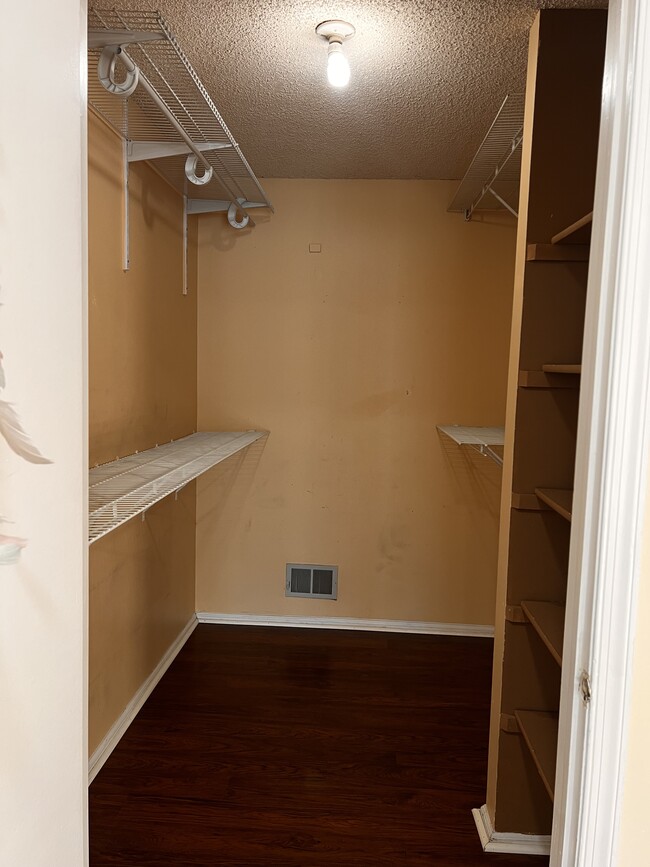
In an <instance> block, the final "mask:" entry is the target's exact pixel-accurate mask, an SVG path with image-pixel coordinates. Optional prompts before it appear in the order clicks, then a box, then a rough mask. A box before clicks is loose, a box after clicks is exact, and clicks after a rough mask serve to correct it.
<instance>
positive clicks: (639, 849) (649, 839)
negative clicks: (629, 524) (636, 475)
mask: <svg viewBox="0 0 650 867" xmlns="http://www.w3.org/2000/svg"><path fill="white" fill-rule="evenodd" d="M648 504H650V474H649V475H648V484H647V492H646V510H645V527H644V539H643V553H642V560H641V575H640V592H639V600H638V605H637V609H636V623H635V627H634V628H635V632H636V634H635V640H634V656H633V662H632V689H631V700H630V710H629V719H630V723H629V731H628V740H627V758H626V769H625V776H624V784H623V809H622V813H621V824H620V832H619V833H620V842H619V850H618V854H617V860H616V863H617V864H618V865H619V867H632V865H636V864H639V865H640V864H641V863H642V862H644V861H645V860H646V859H647V851H648V847H649V846H650V825H649V824H648V810H647V804H646V801H647V798H648V779H650V749H648V732H649V731H650V689H649V688H648V684H650V629H648V624H649V623H650V508H648ZM639 853H645V854H641V855H640V854H639Z"/></svg>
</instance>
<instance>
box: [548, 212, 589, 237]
mask: <svg viewBox="0 0 650 867" xmlns="http://www.w3.org/2000/svg"><path fill="white" fill-rule="evenodd" d="M593 216H594V212H593V211H589V213H588V214H585V216H584V217H580V219H579V220H576V221H575V223H571V225H570V226H567V227H566V229H562V231H561V232H557V233H556V234H555V235H553V237H552V238H551V244H589V243H590V242H591V221H592V220H593Z"/></svg>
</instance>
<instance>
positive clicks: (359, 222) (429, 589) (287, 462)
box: [197, 180, 515, 624]
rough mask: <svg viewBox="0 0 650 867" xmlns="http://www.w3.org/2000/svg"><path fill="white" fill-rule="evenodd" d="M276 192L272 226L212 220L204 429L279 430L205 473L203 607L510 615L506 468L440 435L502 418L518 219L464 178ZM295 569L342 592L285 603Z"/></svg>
mask: <svg viewBox="0 0 650 867" xmlns="http://www.w3.org/2000/svg"><path fill="white" fill-rule="evenodd" d="M265 186H267V187H268V191H269V193H270V196H271V198H272V200H273V201H274V204H275V205H276V209H277V213H276V214H275V216H273V217H270V218H269V217H266V216H263V215H256V217H255V219H256V221H257V227H256V228H255V229H254V230H252V231H243V232H240V233H234V232H233V231H232V230H231V229H229V228H228V227H227V226H226V223H225V221H224V219H223V216H214V217H204V218H202V220H201V223H200V227H199V360H198V382H199V410H198V421H199V428H200V429H203V430H206V429H222V430H229V429H233V430H236V429H246V428H265V429H269V430H270V431H271V435H270V437H269V439H268V442H267V444H266V447H265V448H264V450H263V451H260V450H259V449H258V451H257V453H255V454H253V455H249V456H247V457H246V458H245V459H244V460H243V462H242V465H241V467H240V469H239V472H234V471H233V470H232V468H230V467H228V466H226V465H224V468H223V469H222V471H221V473H218V472H217V473H214V474H212V475H208V476H207V477H205V478H204V479H203V480H201V481H199V484H198V492H199V493H198V514H197V520H198V526H197V608H198V610H207V611H216V612H230V613H239V612H250V613H258V614H312V615H332V616H337V615H340V616H351V617H368V618H381V619H384V618H385V619H407V620H428V621H445V622H458V623H477V624H487V623H492V622H493V617H494V593H495V571H496V544H497V521H498V494H499V485H500V473H499V471H498V469H497V468H496V465H493V464H492V463H491V462H490V461H488V460H487V459H484V458H480V457H478V456H477V457H469V458H467V457H465V456H462V455H460V454H459V453H458V452H457V450H456V449H455V448H454V447H452V448H448V447H446V445H445V444H443V443H442V442H441V440H440V439H439V437H438V435H437V432H436V424H438V423H465V424H479V425H480V424H484V425H496V424H502V423H503V418H504V411H505V390H506V371H507V358H508V344H509V328H510V307H511V302H512V281H513V267H514V244H515V229H514V225H513V223H512V222H511V221H507V222H504V221H503V220H502V219H498V218H491V219H487V220H486V221H485V222H478V221H477V222H472V223H470V224H467V223H465V222H464V220H463V218H462V216H460V215H457V214H456V215H450V214H447V213H446V207H447V204H448V202H449V200H450V199H451V196H452V194H453V191H454V189H455V184H454V183H453V182H452V183H449V182H440V181H313V180H290V181H286V180H275V181H268V182H265ZM310 243H319V244H321V245H322V252H321V253H320V254H318V253H309V244H310ZM287 562H308V563H326V564H338V566H339V568H340V571H339V600H338V601H337V602H331V601H325V600H321V601H315V600H301V599H291V600H287V599H286V598H285V596H284V569H285V564H286V563H287Z"/></svg>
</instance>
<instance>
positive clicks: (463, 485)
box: [438, 432, 502, 523]
mask: <svg viewBox="0 0 650 867" xmlns="http://www.w3.org/2000/svg"><path fill="white" fill-rule="evenodd" d="M438 438H439V440H440V445H441V447H442V450H443V452H444V454H445V457H446V461H447V466H448V468H449V470H450V472H451V474H452V476H453V478H454V479H455V481H456V484H457V485H458V488H459V494H460V496H461V497H462V499H463V500H464V501H466V502H467V505H468V507H469V509H470V511H473V509H472V506H473V504H474V505H475V506H476V510H477V511H481V512H483V511H484V510H487V512H488V513H489V514H490V516H491V517H492V518H494V519H495V521H496V522H497V523H498V520H499V512H500V506H501V481H502V470H501V467H500V466H499V465H498V464H497V463H496V462H495V461H494V460H492V459H491V458H489V457H488V456H487V455H482V454H480V453H479V452H478V451H476V450H475V449H471V448H462V447H461V446H458V445H456V443H454V442H452V441H451V440H450V439H449V437H447V436H444V434H441V433H440V432H438Z"/></svg>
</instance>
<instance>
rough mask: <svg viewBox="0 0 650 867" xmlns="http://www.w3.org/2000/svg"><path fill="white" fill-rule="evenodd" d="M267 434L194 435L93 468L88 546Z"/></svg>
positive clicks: (261, 432) (244, 432)
mask: <svg viewBox="0 0 650 867" xmlns="http://www.w3.org/2000/svg"><path fill="white" fill-rule="evenodd" d="M267 435H268V434H267V433H266V432H265V431H256V430H253V431H238V432H229V433H223V432H220V433H215V432H209V433H195V434H191V435H190V436H187V437H183V438H182V439H180V440H176V442H171V443H166V444H165V445H162V446H156V448H153V449H147V450H146V451H143V452H139V453H137V454H135V455H129V456H128V457H126V458H119V459H118V460H116V461H111V462H110V463H108V464H101V465H100V466H98V467H93V468H92V469H91V470H90V473H89V482H90V489H89V503H88V507H89V527H88V541H89V544H92V543H93V542H96V541H97V539H101V537H102V536H105V535H106V534H107V533H110V532H111V530H115V528H116V527H119V526H120V525H121V524H124V523H126V521H130V520H131V518H135V517H136V515H140V514H142V513H143V512H146V511H147V509H149V508H150V507H151V506H153V505H155V503H157V502H158V501H159V500H162V499H163V498H164V497H167V496H169V494H173V493H174V491H178V490H180V489H181V488H183V487H184V486H185V485H186V484H187V483H188V482H191V481H192V480H193V479H196V478H197V476H200V475H201V474H202V473H205V472H206V471H207V470H209V469H211V468H212V467H214V466H216V465H217V464H219V463H221V461H225V460H226V458H229V457H231V456H232V455H234V454H236V453H237V452H239V451H241V450H242V449H245V448H247V447H248V446H250V445H251V444H252V443H254V442H256V441H257V440H259V439H261V438H262V437H265V436H267Z"/></svg>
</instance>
